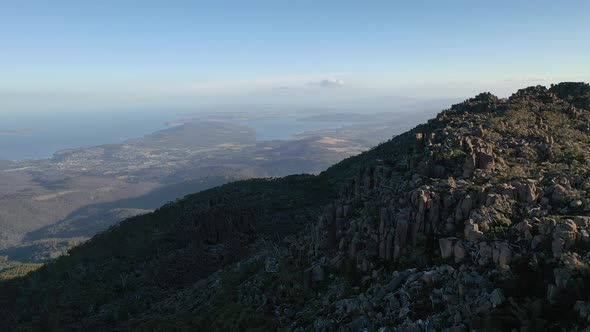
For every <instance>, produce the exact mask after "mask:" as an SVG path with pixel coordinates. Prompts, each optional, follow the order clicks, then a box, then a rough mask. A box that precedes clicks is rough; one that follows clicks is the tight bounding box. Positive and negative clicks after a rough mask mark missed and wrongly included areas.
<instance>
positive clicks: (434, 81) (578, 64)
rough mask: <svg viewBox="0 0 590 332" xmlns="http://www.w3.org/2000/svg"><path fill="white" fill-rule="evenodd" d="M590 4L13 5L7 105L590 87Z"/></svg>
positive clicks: (4, 73)
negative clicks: (561, 85) (560, 85)
mask: <svg viewBox="0 0 590 332" xmlns="http://www.w3.org/2000/svg"><path fill="white" fill-rule="evenodd" d="M589 17H590V2H589V1H403V2H402V1H342V0H341V1H279V0H275V1H254V0H251V1H174V0H168V1H163V0H162V1H150V0H144V1H132V0H125V1H120V0H119V1H106V0H105V1H90V0H88V1H60V0H55V1H45V0H43V1H41V0H40V1H32V0H29V1H9V0H6V1H2V2H1V3H0V111H5V110H30V109H33V110H43V109H48V110H50V109H70V108H71V109H79V110H83V109H89V108H94V109H96V108H122V109H123V108H128V107H143V106H145V105H151V106H154V105H157V106H158V107H159V106H160V105H161V106H162V107H168V106H170V107H173V106H179V105H182V106H189V107H190V106H191V105H193V104H194V105H197V104H199V103H207V102H209V103H213V102H224V101H227V100H229V99H231V100H233V101H235V102H252V103H256V102H265V101H272V102H277V103H280V102H285V103H287V102H291V101H293V100H297V101H301V100H305V101H307V102H309V103H313V102H314V101H316V100H324V99H328V100H329V99H334V100H337V99H343V100H344V99H346V98H356V97H358V98H364V97H371V96H384V95H397V96H412V97H423V98H440V97H463V96H465V97H467V96H471V95H473V94H474V93H477V92H479V91H484V90H485V91H491V92H493V93H496V94H499V95H507V94H509V93H510V92H511V91H513V90H514V89H516V88H518V87H524V86H528V85H536V84H544V85H547V84H550V83H552V82H558V81H564V80H575V81H580V80H586V81H590V61H588V59H589V58H590V40H589V39H590V37H589V32H590V19H589Z"/></svg>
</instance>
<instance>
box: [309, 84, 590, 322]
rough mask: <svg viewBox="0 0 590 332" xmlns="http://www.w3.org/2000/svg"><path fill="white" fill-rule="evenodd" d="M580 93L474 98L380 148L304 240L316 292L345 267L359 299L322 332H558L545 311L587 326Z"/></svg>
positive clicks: (588, 119) (564, 89)
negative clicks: (318, 271) (318, 270)
mask: <svg viewBox="0 0 590 332" xmlns="http://www.w3.org/2000/svg"><path fill="white" fill-rule="evenodd" d="M588 91H589V90H588V85H586V84H572V83H566V84H560V85H557V86H553V87H552V88H551V89H546V88H544V87H532V88H527V89H523V90H519V91H518V92H517V93H515V94H514V95H513V96H511V97H510V98H509V99H498V98H497V97H495V96H493V95H490V94H480V95H478V96H476V97H475V98H473V99H470V100H467V101H465V102H464V103H461V104H458V105H454V106H453V107H452V108H451V109H450V110H447V111H444V112H442V113H440V114H439V115H438V116H437V118H436V119H434V120H431V121H429V123H428V124H425V125H422V126H419V127H417V128H416V129H414V130H413V131H412V132H410V133H408V134H406V135H404V137H400V138H399V139H394V140H393V141H392V142H391V143H388V144H392V146H391V147H390V151H388V155H386V156H384V158H383V159H382V160H375V162H374V165H370V166H367V167H365V168H363V169H361V170H359V172H358V175H357V176H356V177H354V178H353V179H352V180H351V181H350V183H349V184H348V185H347V186H345V187H344V189H343V191H342V193H341V195H340V197H339V199H338V200H337V201H336V202H334V203H331V204H330V205H328V207H326V209H325V211H324V213H323V215H322V216H321V217H320V219H319V221H318V222H317V223H316V224H315V225H314V229H313V232H312V235H311V236H309V237H308V239H309V240H308V243H309V244H308V245H309V250H308V252H309V255H310V257H311V259H312V261H313V263H312V265H314V266H321V267H322V269H325V270H326V271H329V272H326V273H323V274H322V276H324V278H322V280H317V278H316V280H312V282H318V284H319V282H327V283H334V282H337V280H338V277H337V276H338V275H339V274H340V271H342V267H343V266H344V265H345V262H351V263H350V264H352V265H353V266H354V269H355V271H356V272H357V273H358V274H359V277H360V278H361V280H362V281H363V284H364V286H365V287H366V288H367V289H366V290H365V291H364V292H359V294H355V296H353V297H350V298H348V299H345V300H339V301H337V302H336V303H335V304H334V306H333V311H332V312H331V313H330V314H329V315H327V317H325V318H323V319H324V320H323V322H324V323H325V325H326V327H329V328H343V327H345V326H349V325H347V324H346V323H345V322H349V324H352V326H357V325H358V326H361V325H363V326H365V325H366V326H370V327H372V328H376V327H379V326H380V325H381V326H388V325H389V327H390V328H392V329H399V330H407V329H410V328H414V329H416V330H424V329H426V330H429V329H432V328H436V329H440V328H452V329H453V330H467V329H473V328H476V329H477V328H491V329H506V328H517V327H528V328H532V327H533V326H536V324H540V325H539V326H545V327H549V326H551V325H543V324H545V320H547V321H548V322H550V323H548V324H559V323H556V322H555V321H551V320H559V319H560V318H563V317H556V316H553V317H551V315H548V316H542V315H540V313H541V312H542V311H543V310H549V309H548V308H553V309H556V310H558V311H560V312H565V311H568V312H569V313H573V312H574V311H575V310H577V311H578V312H579V314H580V317H579V318H580V319H581V320H580V321H579V322H581V324H582V325H584V324H585V323H583V322H586V319H587V318H590V317H589V316H588V311H587V308H588V304H589V302H587V300H588V298H587V294H588V293H587V292H588V290H589V288H588V287H589V286H590V284H588V282H589V281H590V279H588V272H590V270H589V265H588V264H589V263H590V257H589V255H588V248H589V244H590V237H589V233H588V232H589V229H588V226H590V223H589V221H590V217H588V216H587V214H588V212H590V197H589V196H588V192H587V189H588V187H587V185H588V183H590V182H589V181H590V178H589V175H590V174H589V171H590V168H589V166H588V157H587V152H588V151H589V150H588V148H589V147H590V145H588V143H589V142H590V140H589V139H590V136H588V134H589V133H590V128H589V127H588V125H589V124H590V112H589V110H587V109H581V108H578V107H580V106H585V107H587V106H588V104H587V99H586V98H587V96H588V95H589V94H588ZM572 101H575V103H573V104H572V103H571V102H572ZM396 143H398V144H396ZM410 147H411V148H410ZM404 267H406V268H410V269H403V268H404ZM388 270H396V271H395V272H393V274H391V276H392V277H387V276H388V275H389V272H385V271H388ZM547 271H552V272H553V273H550V272H547ZM330 272H331V273H333V276H334V279H331V280H330V279H329V278H327V277H325V276H327V275H329V273H330ZM391 283H394V284H395V285H396V287H393V286H392V285H391ZM510 284H512V285H510ZM527 284H528V285H527ZM524 285H527V286H525V287H526V288H527V289H518V288H517V287H519V286H524ZM531 288H533V289H531ZM342 301H345V302H342ZM392 301H393V304H392ZM416 305H418V306H420V307H418V308H415V307H414V306H416ZM422 305H424V306H425V307H421V306H422ZM554 305H559V306H560V307H561V308H559V309H558V308H556V307H553V306H554ZM529 307H531V308H529ZM343 308H344V309H343ZM535 308H537V309H535ZM533 309H534V310H533ZM342 310H344V313H345V315H344V316H342V313H343V311H342ZM535 310H537V311H535ZM420 311H421V312H420ZM524 312H526V315H525V314H524ZM425 313H428V314H425ZM537 314H538V315H539V316H538V317H534V315H537ZM523 315H525V316H524V317H523ZM412 316H415V317H416V318H418V317H420V318H421V319H412ZM342 317H345V318H344V319H342ZM493 318H500V319H498V320H494V319H493ZM568 319H571V321H570V322H569V323H571V322H572V321H575V320H576V319H578V317H573V316H568ZM358 320H360V321H362V324H361V322H359V321H358ZM392 322H393V324H391V323H392ZM343 323H344V324H343ZM355 324H357V325H355ZM359 324H360V325H359ZM400 324H401V325H400ZM570 327H571V325H570ZM385 330H387V329H385Z"/></svg>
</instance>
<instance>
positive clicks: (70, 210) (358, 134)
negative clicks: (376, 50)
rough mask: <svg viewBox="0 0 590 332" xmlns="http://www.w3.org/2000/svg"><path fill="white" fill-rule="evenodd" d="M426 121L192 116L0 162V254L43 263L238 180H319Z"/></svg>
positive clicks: (399, 116) (410, 117)
mask: <svg viewBox="0 0 590 332" xmlns="http://www.w3.org/2000/svg"><path fill="white" fill-rule="evenodd" d="M431 115H432V112H427V111H422V112H408V113H394V112H389V113H385V112H380V113H373V114H358V113H340V112H332V113H322V114H318V113H315V114H314V113H306V114H303V115H299V116H296V117H294V116H292V115H287V114H285V113H280V112H259V113H240V112H228V113H220V114H215V115H196V116H190V117H186V118H184V119H181V120H179V121H175V122H173V123H171V125H170V126H169V128H166V129H164V130H160V131H156V132H154V133H151V134H148V135H146V136H144V137H141V138H135V139H129V140H127V141H125V142H123V143H119V144H106V145H98V146H93V147H87V148H73V149H67V150H61V151H58V152H56V153H55V154H54V155H53V156H52V157H51V158H46V159H34V160H25V161H0V188H2V190H0V225H1V228H0V229H1V232H0V248H1V249H0V256H3V257H4V260H5V261H6V262H44V261H47V260H48V259H52V258H55V257H57V256H59V255H62V254H64V253H66V252H67V250H68V249H69V248H71V247H72V246H73V245H76V244H79V243H81V242H83V241H85V240H86V239H88V238H89V237H90V236H92V235H94V234H96V233H97V232H100V231H102V230H105V229H106V228H108V227H109V226H111V225H113V224H115V223H117V222H118V221H120V220H123V219H126V218H128V217H130V216H133V215H137V214H142V213H146V212H150V211H151V210H152V209H154V208H156V207H159V206H161V205H162V204H164V203H166V202H167V201H172V200H175V199H177V198H181V197H183V196H184V195H187V194H190V193H194V192H198V191H201V190H204V189H208V188H211V187H215V186H218V185H220V184H223V183H227V182H230V181H234V180H239V179H246V178H256V177H278V176H284V175H288V174H298V173H313V174H315V173H319V172H320V171H322V170H324V169H326V168H327V167H328V166H329V165H331V164H334V163H335V162H338V161H340V160H342V159H344V158H346V157H348V156H351V155H355V154H358V153H360V152H362V151H365V150H367V149H369V148H371V147H372V146H375V145H376V144H378V143H379V142H382V141H384V140H387V139H389V138H391V135H392V132H393V133H396V132H403V131H405V130H408V129H410V128H411V127H413V125H415V124H417V123H419V122H421V121H423V120H424V119H426V118H428V117H429V116H431Z"/></svg>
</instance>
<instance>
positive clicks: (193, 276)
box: [0, 83, 590, 332]
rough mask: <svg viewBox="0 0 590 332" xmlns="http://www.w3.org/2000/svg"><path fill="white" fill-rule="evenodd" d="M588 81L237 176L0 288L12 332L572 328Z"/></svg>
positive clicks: (484, 100)
mask: <svg viewBox="0 0 590 332" xmlns="http://www.w3.org/2000/svg"><path fill="white" fill-rule="evenodd" d="M589 161H590V85H588V84H585V83H560V84H557V85H552V86H551V87H550V88H546V87H543V86H536V87H529V88H526V89H522V90H519V91H517V92H516V93H514V94H513V95H512V96H511V97H509V98H506V99H500V98H498V97H496V96H494V95H492V94H489V93H482V94H479V95H477V96H476V97H474V98H471V99H469V100H466V101H465V102H463V103H460V104H457V105H453V106H452V107H451V108H450V109H448V110H445V111H443V112H441V113H440V114H438V115H437V116H436V118H434V119H432V120H430V121H428V122H427V123H425V124H422V125H419V126H417V127H416V128H414V129H413V130H411V131H409V132H407V133H405V134H402V135H399V136H397V137H395V138H393V139H392V140H390V141H388V142H385V143H383V144H381V145H379V146H377V147H376V148H374V149H372V150H371V151H368V152H366V153H363V154H361V155H359V156H356V157H353V158H349V159H347V160H344V161H343V162H341V163H339V164H337V165H335V166H333V167H332V168H330V169H328V170H327V171H326V172H324V173H323V174H321V175H319V176H315V177H313V176H295V177H288V178H284V179H275V180H255V181H245V182H237V183H234V184H230V185H226V186H223V187H220V188H217V189H214V190H210V191H206V192H202V193H199V194H195V195H193V196H189V197H187V198H185V199H184V200H181V201H179V202H175V203H171V204H169V205H167V206H165V207H163V208H161V209H159V210H158V211H156V212H154V213H153V214H148V215H145V216H141V217H136V218H133V219H130V220H127V221H125V222H122V223H121V225H119V226H117V227H113V228H112V229H110V230H109V231H107V232H105V233H103V234H100V235H99V236H97V237H95V238H94V239H92V240H91V241H89V242H88V243H85V244H83V245H81V246H80V247H77V248H75V249H73V250H72V251H71V252H70V254H69V256H67V257H63V258H60V259H58V260H56V261H55V262H53V263H51V264H48V265H47V266H46V267H44V268H42V269H41V270H39V271H38V272H35V273H32V274H29V275H28V276H26V277H24V278H22V279H17V280H11V281H8V282H4V283H2V284H0V319H1V322H2V325H3V326H8V327H12V328H14V329H20V330H35V329H43V328H45V329H49V330H51V329H57V330H59V329H64V330H68V329H69V330H77V329H91V330H105V329H109V330H119V331H126V330H142V331H149V330H200V331H214V330H219V331H222V330H223V331H234V330H235V331H243V330H259V331H269V330H277V331H380V332H385V331H468V330H469V331H471V330H490V331H495V330H508V331H510V330H515V331H532V330H558V331H561V330H568V331H583V330H586V331H588V330H589V329H588V328H587V326H588V325H589V324H590V233H589V232H590V165H589Z"/></svg>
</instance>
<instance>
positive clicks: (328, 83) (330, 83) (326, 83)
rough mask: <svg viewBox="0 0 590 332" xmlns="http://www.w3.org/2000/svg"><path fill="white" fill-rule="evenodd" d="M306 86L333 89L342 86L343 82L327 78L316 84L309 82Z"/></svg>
mask: <svg viewBox="0 0 590 332" xmlns="http://www.w3.org/2000/svg"><path fill="white" fill-rule="evenodd" d="M308 85H317V86H319V87H322V88H333V87H339V86H343V85H344V81H343V80H341V79H338V78H335V77H327V78H324V79H323V80H320V81H317V82H309V83H308Z"/></svg>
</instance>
